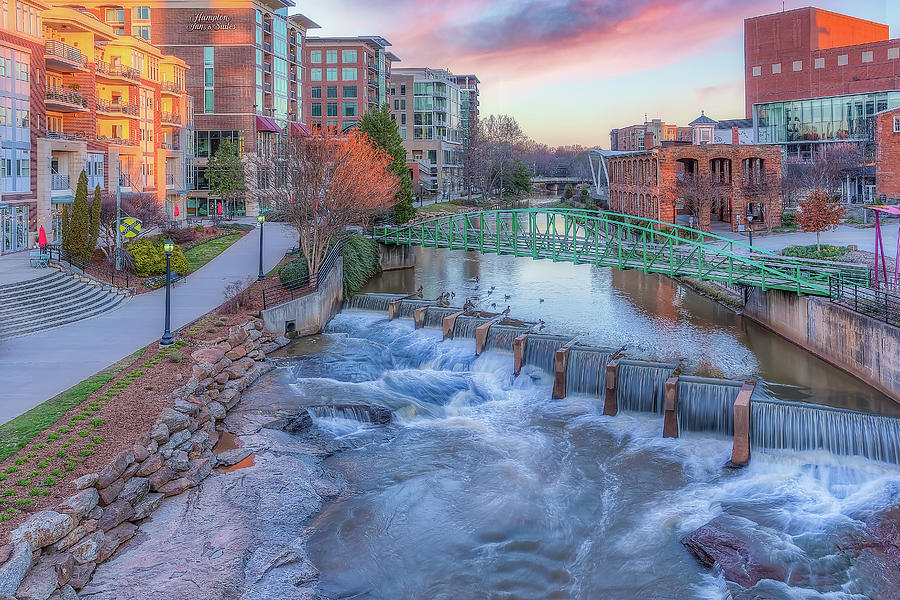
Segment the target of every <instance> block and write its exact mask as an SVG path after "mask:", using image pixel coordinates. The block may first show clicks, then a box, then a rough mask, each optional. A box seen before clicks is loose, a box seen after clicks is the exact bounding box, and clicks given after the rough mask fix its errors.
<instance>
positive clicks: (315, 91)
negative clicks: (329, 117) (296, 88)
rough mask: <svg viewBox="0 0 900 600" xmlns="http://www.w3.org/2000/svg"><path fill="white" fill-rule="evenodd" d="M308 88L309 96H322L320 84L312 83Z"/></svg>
mask: <svg viewBox="0 0 900 600" xmlns="http://www.w3.org/2000/svg"><path fill="white" fill-rule="evenodd" d="M309 89H310V96H311V97H312V98H321V97H322V86H321V85H314V86H312V87H311V88H309Z"/></svg>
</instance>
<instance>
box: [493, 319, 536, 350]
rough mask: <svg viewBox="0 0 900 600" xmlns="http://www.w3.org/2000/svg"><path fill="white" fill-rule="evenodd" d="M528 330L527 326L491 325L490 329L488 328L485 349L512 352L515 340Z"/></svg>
mask: <svg viewBox="0 0 900 600" xmlns="http://www.w3.org/2000/svg"><path fill="white" fill-rule="evenodd" d="M526 331H528V329H526V328H525V327H512V326H510V325H491V328H490V330H488V336H487V341H486V342H485V349H486V350H493V351H494V352H512V351H513V341H514V340H515V339H516V338H517V337H519V336H520V335H522V334H524V333H525V332H526Z"/></svg>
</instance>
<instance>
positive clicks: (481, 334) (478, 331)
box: [475, 323, 493, 355]
mask: <svg viewBox="0 0 900 600" xmlns="http://www.w3.org/2000/svg"><path fill="white" fill-rule="evenodd" d="M491 325H493V323H483V324H481V325H479V326H478V327H476V328H475V354H476V355H480V354H481V353H482V352H484V345H485V344H487V336H488V332H489V331H490V330H491Z"/></svg>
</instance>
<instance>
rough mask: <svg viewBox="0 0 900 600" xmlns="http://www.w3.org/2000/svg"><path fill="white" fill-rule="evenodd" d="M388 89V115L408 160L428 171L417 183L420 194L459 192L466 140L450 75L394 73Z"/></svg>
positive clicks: (422, 71) (423, 70)
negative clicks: (390, 115)
mask: <svg viewBox="0 0 900 600" xmlns="http://www.w3.org/2000/svg"><path fill="white" fill-rule="evenodd" d="M391 83H392V86H391V93H392V96H391V97H392V99H393V100H394V102H393V103H392V105H391V111H392V115H393V117H394V120H395V121H397V122H398V123H399V124H398V127H400V134H401V137H404V141H403V145H404V147H405V148H406V152H407V157H408V158H409V159H411V160H410V162H411V163H412V162H424V163H425V167H426V168H427V169H428V173H427V175H428V176H427V177H423V176H420V178H419V181H420V182H421V184H422V189H421V192H422V193H425V194H440V195H441V196H442V197H450V195H451V194H453V193H455V192H461V191H462V190H463V188H464V185H463V173H462V170H463V150H464V146H463V142H464V134H463V129H462V123H461V111H460V87H459V84H457V83H456V81H455V80H454V76H453V74H452V73H450V72H449V71H445V70H441V69H429V68H418V69H400V68H398V69H394V70H393V73H392V81H391ZM470 98H471V96H470ZM470 106H471V100H470ZM422 175H424V173H423V174H422ZM417 191H418V190H417Z"/></svg>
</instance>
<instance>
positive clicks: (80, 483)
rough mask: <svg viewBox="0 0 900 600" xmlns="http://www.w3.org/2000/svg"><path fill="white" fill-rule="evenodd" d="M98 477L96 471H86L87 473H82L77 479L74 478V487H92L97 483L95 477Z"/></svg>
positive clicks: (82, 488)
mask: <svg viewBox="0 0 900 600" xmlns="http://www.w3.org/2000/svg"><path fill="white" fill-rule="evenodd" d="M99 477H100V475H99V474H98V473H88V474H87V475H82V476H81V477H79V478H78V479H76V480H75V487H76V488H78V489H79V490H84V489H87V488H89V487H94V484H96V483H97V479H98V478H99Z"/></svg>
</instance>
